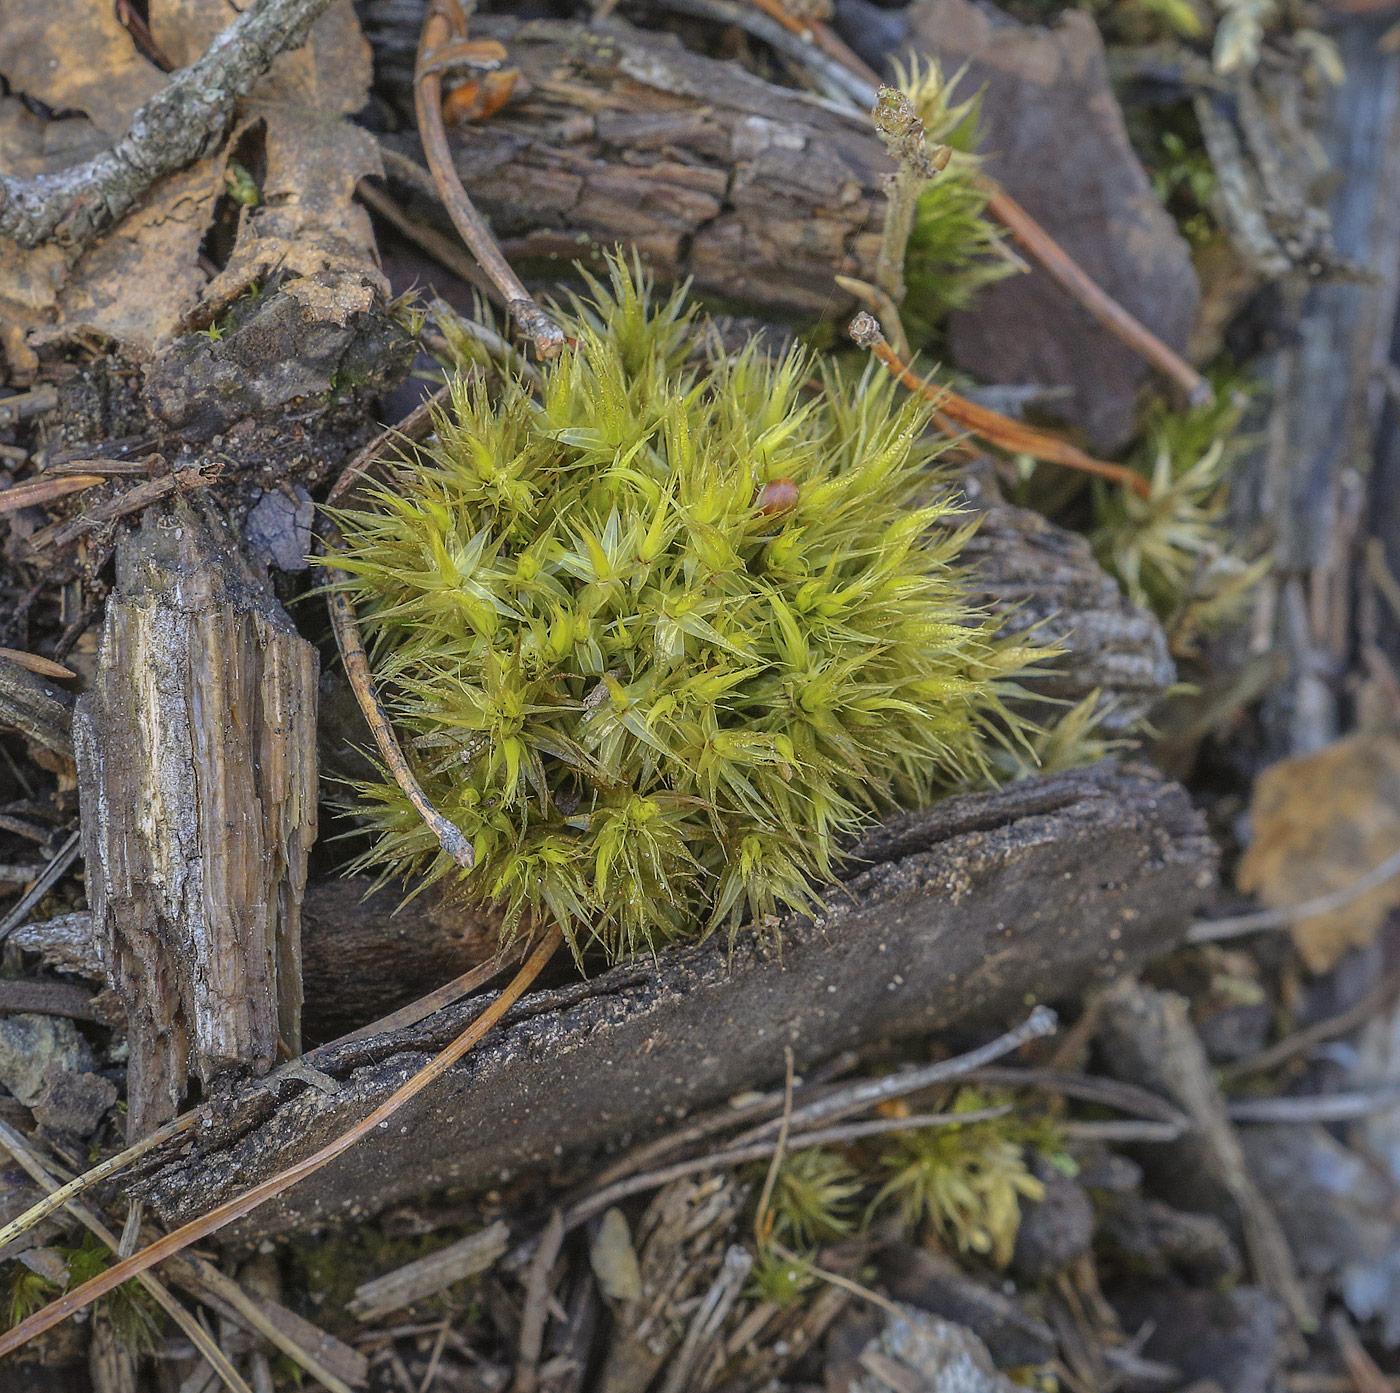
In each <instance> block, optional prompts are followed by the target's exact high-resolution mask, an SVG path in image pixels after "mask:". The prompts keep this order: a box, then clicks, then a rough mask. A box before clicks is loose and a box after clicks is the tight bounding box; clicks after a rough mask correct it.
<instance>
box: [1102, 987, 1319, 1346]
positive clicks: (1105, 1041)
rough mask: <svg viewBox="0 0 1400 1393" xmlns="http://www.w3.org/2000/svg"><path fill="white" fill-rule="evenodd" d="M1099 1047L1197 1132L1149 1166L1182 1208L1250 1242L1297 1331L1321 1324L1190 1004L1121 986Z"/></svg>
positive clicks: (1259, 1270) (1105, 1015) (1258, 1267)
mask: <svg viewBox="0 0 1400 1393" xmlns="http://www.w3.org/2000/svg"><path fill="white" fill-rule="evenodd" d="M1100 1022H1101V1024H1100V1027H1099V1035H1098V1040H1099V1044H1100V1047H1101V1048H1102V1051H1103V1055H1104V1062H1105V1063H1106V1064H1107V1066H1108V1068H1109V1071H1110V1072H1111V1073H1113V1074H1115V1075H1116V1076H1117V1077H1118V1078H1120V1079H1124V1080H1126V1081H1127V1082H1129V1083H1134V1084H1138V1085H1139V1086H1141V1087H1143V1088H1147V1089H1150V1090H1151V1091H1152V1092H1153V1093H1156V1094H1159V1095H1163V1096H1165V1097H1167V1098H1170V1099H1171V1100H1172V1101H1173V1102H1174V1103H1176V1104H1178V1105H1179V1106H1180V1107H1181V1108H1182V1110H1183V1111H1184V1112H1186V1113H1187V1114H1188V1115H1189V1116H1190V1118H1191V1120H1192V1122H1193V1123H1194V1124H1195V1125H1194V1126H1193V1127H1192V1129H1191V1130H1190V1131H1189V1132H1187V1133H1186V1135H1185V1136H1183V1137H1181V1138H1180V1139H1179V1140H1177V1141H1174V1142H1170V1143H1168V1144H1166V1145H1165V1146H1161V1147H1157V1148H1154V1149H1153V1154H1152V1155H1151V1156H1150V1157H1149V1158H1148V1163H1149V1165H1150V1166H1151V1168H1152V1169H1153V1170H1154V1172H1156V1173H1157V1180H1158V1184H1159V1185H1161V1187H1162V1189H1163V1192H1164V1193H1165V1194H1166V1195H1167V1196H1168V1197H1169V1198H1170V1199H1172V1200H1173V1201H1174V1202H1176V1203H1178V1204H1180V1205H1181V1206H1182V1208H1184V1209H1187V1210H1190V1211H1193V1212H1200V1211H1201V1210H1205V1211H1207V1212H1209V1213H1212V1214H1215V1215H1217V1216H1218V1217H1220V1218H1221V1219H1223V1220H1224V1221H1225V1222H1227V1223H1229V1224H1231V1225H1233V1226H1235V1227H1236V1228H1237V1229H1238V1230H1239V1232H1240V1233H1242V1234H1243V1237H1244V1241H1245V1247H1246V1250H1247V1251H1248V1253H1249V1258H1250V1263H1251V1264H1252V1266H1253V1268H1254V1274H1255V1276H1256V1278H1257V1279H1258V1281H1259V1284H1260V1285H1261V1286H1262V1287H1264V1288H1265V1289H1266V1290H1268V1291H1270V1292H1272V1293H1273V1295H1275V1296H1277V1297H1278V1298H1279V1300H1280V1301H1282V1302H1283V1303H1284V1305H1285V1306H1287V1307H1288V1310H1289V1312H1290V1313H1291V1315H1292V1316H1293V1319H1294V1320H1295V1321H1296V1322H1297V1323H1298V1325H1299V1326H1300V1328H1302V1329H1304V1330H1307V1329H1310V1328H1311V1327H1312V1326H1313V1325H1315V1324H1316V1314H1315V1313H1314V1311H1313V1310H1312V1307H1311V1304H1310V1302H1309V1300H1308V1297H1307V1294H1306V1293H1305V1292H1304V1290H1303V1287H1302V1284H1301V1282H1300V1281H1299V1278H1298V1272H1297V1269H1296V1266H1295V1264H1294V1261H1293V1254H1292V1251H1291V1250H1290V1249H1289V1246H1288V1240H1287V1239H1286V1238H1285V1237H1284V1233H1283V1229H1282V1227H1281V1226H1280V1224H1279V1221H1278V1216H1277V1215H1276V1214H1275V1213H1274V1211H1273V1209H1272V1208H1271V1207H1270V1204H1269V1200H1268V1198H1267V1197H1266V1196H1265V1195H1264V1194H1263V1193H1262V1192H1261V1190H1260V1188H1259V1186H1258V1184H1257V1183H1256V1181H1255V1178H1254V1176H1253V1175H1252V1174H1251V1172H1250V1169H1249V1166H1248V1165H1247V1164H1246V1161H1245V1156H1244V1151H1243V1149H1242V1148H1241V1146H1240V1140H1239V1137H1238V1136H1237V1135H1236V1133H1235V1129H1234V1127H1233V1126H1232V1124H1231V1122H1230V1119H1229V1116H1228V1114H1227V1111H1226V1103H1225V1096H1224V1094H1223V1093H1222V1092H1221V1091H1220V1085H1219V1084H1218V1083H1217V1081H1216V1078H1215V1075H1214V1073H1213V1072H1212V1071H1211V1067H1210V1061H1209V1059H1208V1058H1207V1057H1206V1052H1205V1047H1204V1046H1203V1045H1202V1044H1201V1041H1200V1037H1199V1036H1198V1035H1197V1034H1196V1031H1195V1028H1194V1027H1193V1026H1192V1024H1191V1017H1190V1003H1189V1002H1188V1001H1187V1000H1186V998H1185V997H1183V996H1179V995H1177V994H1176V993H1175V992H1165V991H1159V990H1157V989H1156V988H1153V987H1144V986H1141V985H1140V984H1138V983H1136V982H1123V983H1120V984H1119V985H1118V986H1116V987H1115V988H1114V989H1113V990H1112V991H1111V992H1108V993H1107V994H1106V996H1105V998H1104V1002H1103V1008H1102V1014H1101V1017H1100Z"/></svg>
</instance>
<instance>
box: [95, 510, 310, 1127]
mask: <svg viewBox="0 0 1400 1393" xmlns="http://www.w3.org/2000/svg"><path fill="white" fill-rule="evenodd" d="M316 677H317V658H316V653H315V650H314V649H313V648H312V647H311V645H310V644H308V643H307V642H306V641H305V640H304V639H302V638H301V637H300V636H299V635H298V634H297V633H296V631H295V630H294V629H293V627H292V625H291V622H290V620H288V618H287V617H286V615H285V614H284V613H283V612H282V610H281V609H280V607H279V606H278V605H277V604H276V602H275V601H274V600H273V599H272V597H271V596H270V594H268V592H267V591H266V590H265V589H264V588H263V587H262V586H260V585H259V584H258V582H257V581H256V580H255V579H254V578H253V576H252V574H251V572H249V571H248V569H247V568H246V565H245V564H243V563H242V562H241V561H240V560H239V558H238V554H237V552H236V551H235V550H234V549H233V548H232V546H231V545H230V539H229V538H228V537H227V536H226V535H224V534H223V528H222V526H221V524H220V523H219V522H218V520H217V519H216V518H214V517H213V515H212V514H210V513H205V514H203V515H201V514H198V513H196V512H195V511H194V509H193V508H192V507H191V506H189V505H188V504H185V503H181V504H180V505H178V506H177V508H176V509H175V510H174V512H173V513H172V514H170V515H166V516H155V515H154V514H153V512H148V513H147V514H146V517H145V518H144V520H143V524H142V527H141V530H140V531H139V532H138V533H135V534H132V535H130V536H128V537H126V538H123V540H122V541H121V543H120V544H119V546H118V552H117V589H116V591H115V593H114V595H113V597H112V599H111V601H109V603H108V607H107V617H106V622H105V624H104V626H103V633H102V647H101V652H100V655H99V660H98V668H97V673H96V676H95V678H94V682H93V686H92V690H91V691H90V692H89V693H88V694H86V695H85V696H84V697H83V698H82V699H81V701H80V702H79V704H78V708H77V712H76V714H75V718H74V744H75V746H76V750H77V756H78V766H79V796H80V798H81V803H82V823H83V851H84V857H85V859H86V863H87V878H88V898H89V903H90V904H91V906H92V918H93V925H94V934H95V938H96V941H97V944H98V947H99V951H100V953H101V954H102V957H103V959H104V963H105V966H106V969H107V974H108V977H109V979H110V981H111V983H112V985H113V986H114V987H115V988H116V989H117V991H118V993H119V994H120V995H121V997H122V999H123V1001H124V1003H125V1006H126V1011H127V1017H128V1021H129V1029H130V1036H131V1064H130V1074H129V1083H128V1090H129V1100H130V1114H129V1116H130V1130H131V1135H132V1136H133V1137H139V1136H143V1135H144V1134H145V1133H146V1132H147V1131H149V1130H151V1129H152V1128H154V1127H155V1126H157V1125H159V1124H160V1123H161V1122H163V1121H165V1120H166V1119H167V1118H169V1117H171V1116H172V1115H173V1114H174V1113H175V1112H176V1111H177V1110H178V1108H179V1105H180V1102H181V1099H182V1098H183V1096H184V1093H185V1088H186V1084H187V1082H188V1080H189V1078H190V1077H191V1076H194V1077H197V1078H199V1079H200V1081H201V1082H202V1083H204V1084H205V1085H206V1086H207V1085H208V1084H209V1083H211V1082H212V1081H213V1080H214V1079H215V1078H216V1077H217V1076H218V1075H219V1074H220V1073H221V1072H223V1071H224V1070H226V1069H229V1068H231V1067H233V1066H245V1067H249V1068H251V1069H253V1070H254V1071H256V1072H265V1071H266V1070H267V1069H268V1068H270V1067H271V1065H272V1063H273V1061H274V1060H275V1058H276V1057H277V1051H278V1043H279V1038H280V1040H281V1042H282V1044H283V1045H285V1047H286V1048H287V1049H288V1050H290V1051H291V1052H292V1053H296V1052H297V1051H298V1049H299V1048H300V1035H301V919H300V916H301V900H302V895H303V892H304V889H305V884H306V858H307V853H308V851H309V849H310V846H311V843H312V841H313V840H314V837H315V833H316V765H315V709H316V708H315V700H316Z"/></svg>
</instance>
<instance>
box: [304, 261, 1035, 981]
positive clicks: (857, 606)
mask: <svg viewBox="0 0 1400 1393" xmlns="http://www.w3.org/2000/svg"><path fill="white" fill-rule="evenodd" d="M590 289H591V298H590V299H589V300H588V301H586V302H583V301H580V302H576V304H575V306H574V312H573V314H572V315H571V316H570V318H569V321H568V323H567V325H566V328H567V332H568V333H569V335H570V338H571V340H572V342H571V346H570V347H569V348H568V349H567V350H566V351H565V353H564V354H563V355H562V356H561V357H560V358H559V359H557V360H556V361H554V362H553V363H551V364H548V365H546V366H545V367H543V368H542V370H541V373H542V382H541V385H540V388H539V390H538V392H534V391H532V389H531V387H530V386H529V385H528V384H527V383H525V382H524V381H522V380H520V379H518V378H515V377H507V378H506V379H505V381H504V382H503V383H500V384H498V385H495V386H490V387H488V384H487V382H486V380H485V378H484V377H483V376H482V375H480V374H479V373H478V374H476V375H474V376H468V377H464V378H460V379H459V380H457V381H456V383H455V384H454V387H453V391H452V399H451V405H450V408H449V409H448V410H446V411H445V412H444V413H443V414H442V415H441V416H440V418H439V419H438V421H437V423H436V431H435V435H434V437H433V438H432V439H431V440H430V441H429V443H428V444H427V445H426V446H425V447H423V448H421V449H420V450H418V451H417V452H416V453H415V454H414V455H413V456H412V457H411V458H410V459H407V460H405V461H403V462H402V463H401V464H400V465H399V466H397V467H396V468H395V470H394V472H393V473H392V476H391V477H390V479H389V481H388V482H387V483H386V484H384V485H382V486H379V487H378V488H377V489H375V490H373V491H372V492H371V493H370V495H369V498H368V506H367V507H365V508H364V509H362V510H360V511H354V512H348V513H341V514H338V515H337V520H338V522H339V524H340V526H341V528H342V530H343V535H344V538H345V542H344V546H343V549H342V550H341V551H340V553H339V554H338V555H335V556H333V557H331V558H329V561H330V563H331V564H333V565H335V566H338V567H340V568H342V569H343V570H344V571H345V572H346V573H347V574H348V575H349V577H350V580H349V582H348V585H349V593H350V596H351V598H352V600H353V601H354V602H355V604H356V605H357V607H358V609H359V612H360V616H361V620H362V622H363V623H364V625H365V628H366V632H367V634H368V635H369V637H370V639H371V652H372V656H373V661H374V668H375V676H376V679H377V682H378V683H379V684H380V687H381V691H382V693H383V694H384V696H385V698H386V701H387V702H388V704H389V708H390V710H391V712H392V714H393V717H394V720H395V723H396V726H397V728H398V729H399V731H400V732H401V734H402V735H403V737H404V741H405V744H406V745H407V747H408V749H409V753H410V758H411V759H412V760H413V761H414V763H415V765H416V768H417V773H418V775H419V777H420V779H421V781H422V783H423V786H424V788H425V789H426V791H427V792H428V794H429V796H430V797H431V799H432V800H433V802H434V804H435V806H436V807H437V808H438V809H439V810H440V811H441V812H442V813H443V814H444V815H445V816H447V817H448V818H450V819H451V820H452V821H453V822H454V823H455V824H456V825H457V826H458V827H459V828H461V830H462V831H463V832H464V833H465V834H466V835H467V836H469V837H470V838H471V840H472V843H473V847H474V850H475V853H476V866H475V868H474V869H473V870H471V871H469V872H462V871H461V870H460V869H459V868H458V867H457V866H456V865H455V864H454V863H452V862H451V861H450V860H449V859H448V858H447V856H446V855H445V854H443V853H442V851H441V850H440V848H439V846H438V844H437V842H436V840H435V839H434V837H433V835H432V833H431V832H430V831H428V830H427V828H425V827H424V826H423V825H422V824H421V823H420V821H419V819H418V817H417V815H416V814H415V813H414V811H413V809H412V808H411V806H410V805H409V804H408V802H407V800H406V799H405V797H404V796H403V794H402V793H401V792H400V791H399V789H398V787H397V786H396V785H395V784H393V783H392V782H390V781H389V780H387V779H386V780H385V781H384V782H382V783H375V784H371V785H366V786H364V787H363V788H362V789H361V794H362V797H363V808H364V811H365V813H366V816H367V818H368V820H369V822H370V823H371V824H372V825H373V827H374V828H375V830H376V831H377V833H378V842H377V845H376V847H375V849H374V851H373V852H372V853H371V855H370V857H369V858H368V859H369V860H370V861H372V862H373V863H374V864H376V865H378V866H379V867H380V868H381V869H383V870H384V871H385V872H386V873H392V874H398V873H410V872H411V873H420V874H426V875H427V876H428V877H430V878H438V877H444V876H453V877H457V878H459V880H460V887H461V890H462V892H463V894H465V895H466V896H469V897H471V898H473V899H475V900H477V901H480V902H483V903H486V902H491V903H500V904H503V905H504V907H505V909H506V911H507V913H506V921H505V930H504V932H505V934H506V936H507V937H509V936H510V935H512V934H514V933H515V932H517V931H518V930H519V927H520V925H521V922H522V920H525V921H526V922H530V921H535V922H542V921H547V920H553V921H554V922H557V923H558V924H559V925H560V926H561V927H562V928H563V930H564V932H565V934H566V935H567V936H568V938H569V940H570V943H571V945H572V946H573V948H574V950H575V952H579V951H581V950H582V949H584V948H586V947H587V946H589V945H590V944H597V945H600V946H601V947H602V948H603V949H604V950H605V951H606V952H607V953H608V954H609V955H610V956H612V957H617V956H621V955H623V954H626V953H628V952H631V951H633V950H635V949H637V948H639V947H654V946H656V945H658V944H660V943H662V942H665V941H667V940H670V939H673V938H677V937H681V936H685V935H688V934H695V933H701V932H708V931H710V930H712V929H714V928H715V927H717V926H721V925H727V926H729V927H730V928H731V930H732V929H733V928H734V927H736V926H737V925H738V923H739V922H740V921H741V920H742V919H743V918H744V917H745V916H746V915H748V916H752V918H753V919H754V920H756V921H757V922H758V923H760V924H764V923H766V922H771V919H770V916H773V915H774V914H776V913H777V912H778V911H780V910H782V909H784V908H804V907H808V908H809V907H811V906H812V905H813V887H814V886H815V885H817V884H820V883H822V882H824V881H827V880H829V878H830V877H831V876H832V875H833V873H834V871H835V868H836V862H837V859H838V854H839V849H840V847H841V845H842V842H843V839H846V838H848V837H850V836H851V835H852V834H854V833H856V832H857V831H858V830H859V829H860V827H861V826H862V825H863V824H864V823H865V822H866V821H867V819H869V818H870V817H871V816H872V815H873V814H875V813H878V812H879V811H881V810H883V809H887V808H889V807H891V806H893V805H895V804H897V803H903V804H906V805H907V804H913V803H917V802H919V801H921V800H925V799H927V798H929V797H930V796H931V795H932V794H933V793H934V792H935V791H936V790H938V789H940V788H945V787H948V786H957V785H963V784H965V783H967V782H968V781H970V780H975V779H978V778H980V777H982V776H983V775H984V774H985V771H986V769H987V767H988V762H987V757H986V756H987V744H988V741H989V740H993V739H998V738H1000V739H1004V738H1006V732H1007V731H1008V730H1011V729H1014V722H1013V721H1012V718H1010V717H1009V716H1008V715H1007V713H1006V712H1005V710H1004V709H1003V707H1002V697H1003V696H1004V695H1005V693H1006V692H1007V690H1008V687H1007V682H1008V679H1009V678H1010V677H1011V675H1012V674H1013V673H1015V672H1016V671H1017V670H1019V669H1021V668H1022V667H1024V666H1025V664H1026V663H1027V662H1028V661H1030V660H1031V659H1033V657H1034V656H1036V650H1034V649H1031V648H1028V647H1027V646H1026V645H1025V643H1024V641H1020V642H1012V641H1010V640H1006V639H1002V638H1000V637H998V635H997V633H996V631H995V626H994V624H993V623H992V622H991V621H990V620H989V619H988V618H987V617H986V616H985V615H983V614H982V613H980V612H978V611H976V610H974V609H973V608H972V607H971V606H970V604H969V601H968V599H967V595H966V591H965V587H964V584H963V579H962V576H961V575H960V573H959V570H958V567H957V554H958V551H959V548H960V547H961V546H962V543H963V541H964V539H965V536H966V532H965V531H960V530H956V529H954V530H949V529H946V528H935V527H934V526H933V524H934V523H935V522H936V521H938V520H939V519H940V518H943V517H945V516H946V515H947V514H948V513H950V512H951V511H955V509H956V500H955V498H954V497H953V496H952V495H951V494H950V493H949V492H948V490H947V488H946V486H945V485H941V484H940V483H939V481H938V478H937V476H936V475H932V474H931V473H930V465H931V463H932V461H933V459H934V457H935V455H936V453H937V450H938V446H937V445H936V444H934V443H932V442H930V441H929V440H928V439H927V438H926V436H925V431H924V427H925V425H926V409H925V408H924V407H922V406H921V405H920V404H919V403H917V402H912V401H904V402H900V401H898V400H897V399H896V398H895V395H894V393H895V392H896V390H897V389H896V388H895V386H894V385H893V384H892V383H891V382H889V381H888V379H887V378H886V377H885V375H884V374H883V373H881V372H880V371H878V369H877V370H874V371H872V372H869V373H867V374H866V375H865V376H864V377H861V378H860V379H859V380H855V381H846V380H844V379H843V378H842V377H840V376H839V375H838V374H837V372H836V371H834V370H833V369H832V368H831V367H830V366H829V365H822V364H818V363H816V362H815V361H814V360H813V359H812V358H811V357H810V356H808V355H806V354H803V353H800V352H794V353H793V354H791V355H789V356H788V357H787V358H785V359H783V360H782V361H777V362H775V361H771V360H768V359H765V358H764V357H762V356H760V355H759V354H758V353H757V352H756V351H753V350H750V351H747V352H745V353H742V354H740V355H738V356H737V357H736V358H733V359H729V360H725V361H720V362H713V361H700V362H697V361H696V360H695V359H694V358H693V356H692V351H693V349H694V346H695V344H696V342H697V339H698V337H699V332H698V331H699V325H698V324H697V321H696V318H695V312H694V311H693V310H692V309H691V308H689V307H688V306H687V304H686V301H685V298H684V294H683V292H678V293H677V294H675V295H673V296H672V297H671V298H670V299H668V300H666V301H664V302H659V303H654V302H653V300H652V297H651V295H650V293H649V289H648V287H647V286H646V285H645V284H643V283H642V280H641V277H640V276H639V275H636V274H633V273H632V272H630V271H629V270H628V269H627V268H626V267H625V266H624V265H623V264H621V263H620V262H619V263H614V264H613V266H612V270H611V285H610V286H604V285H602V284H600V283H597V282H591V283H590ZM931 495H932V496H933V501H929V498H930V496H931Z"/></svg>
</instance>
